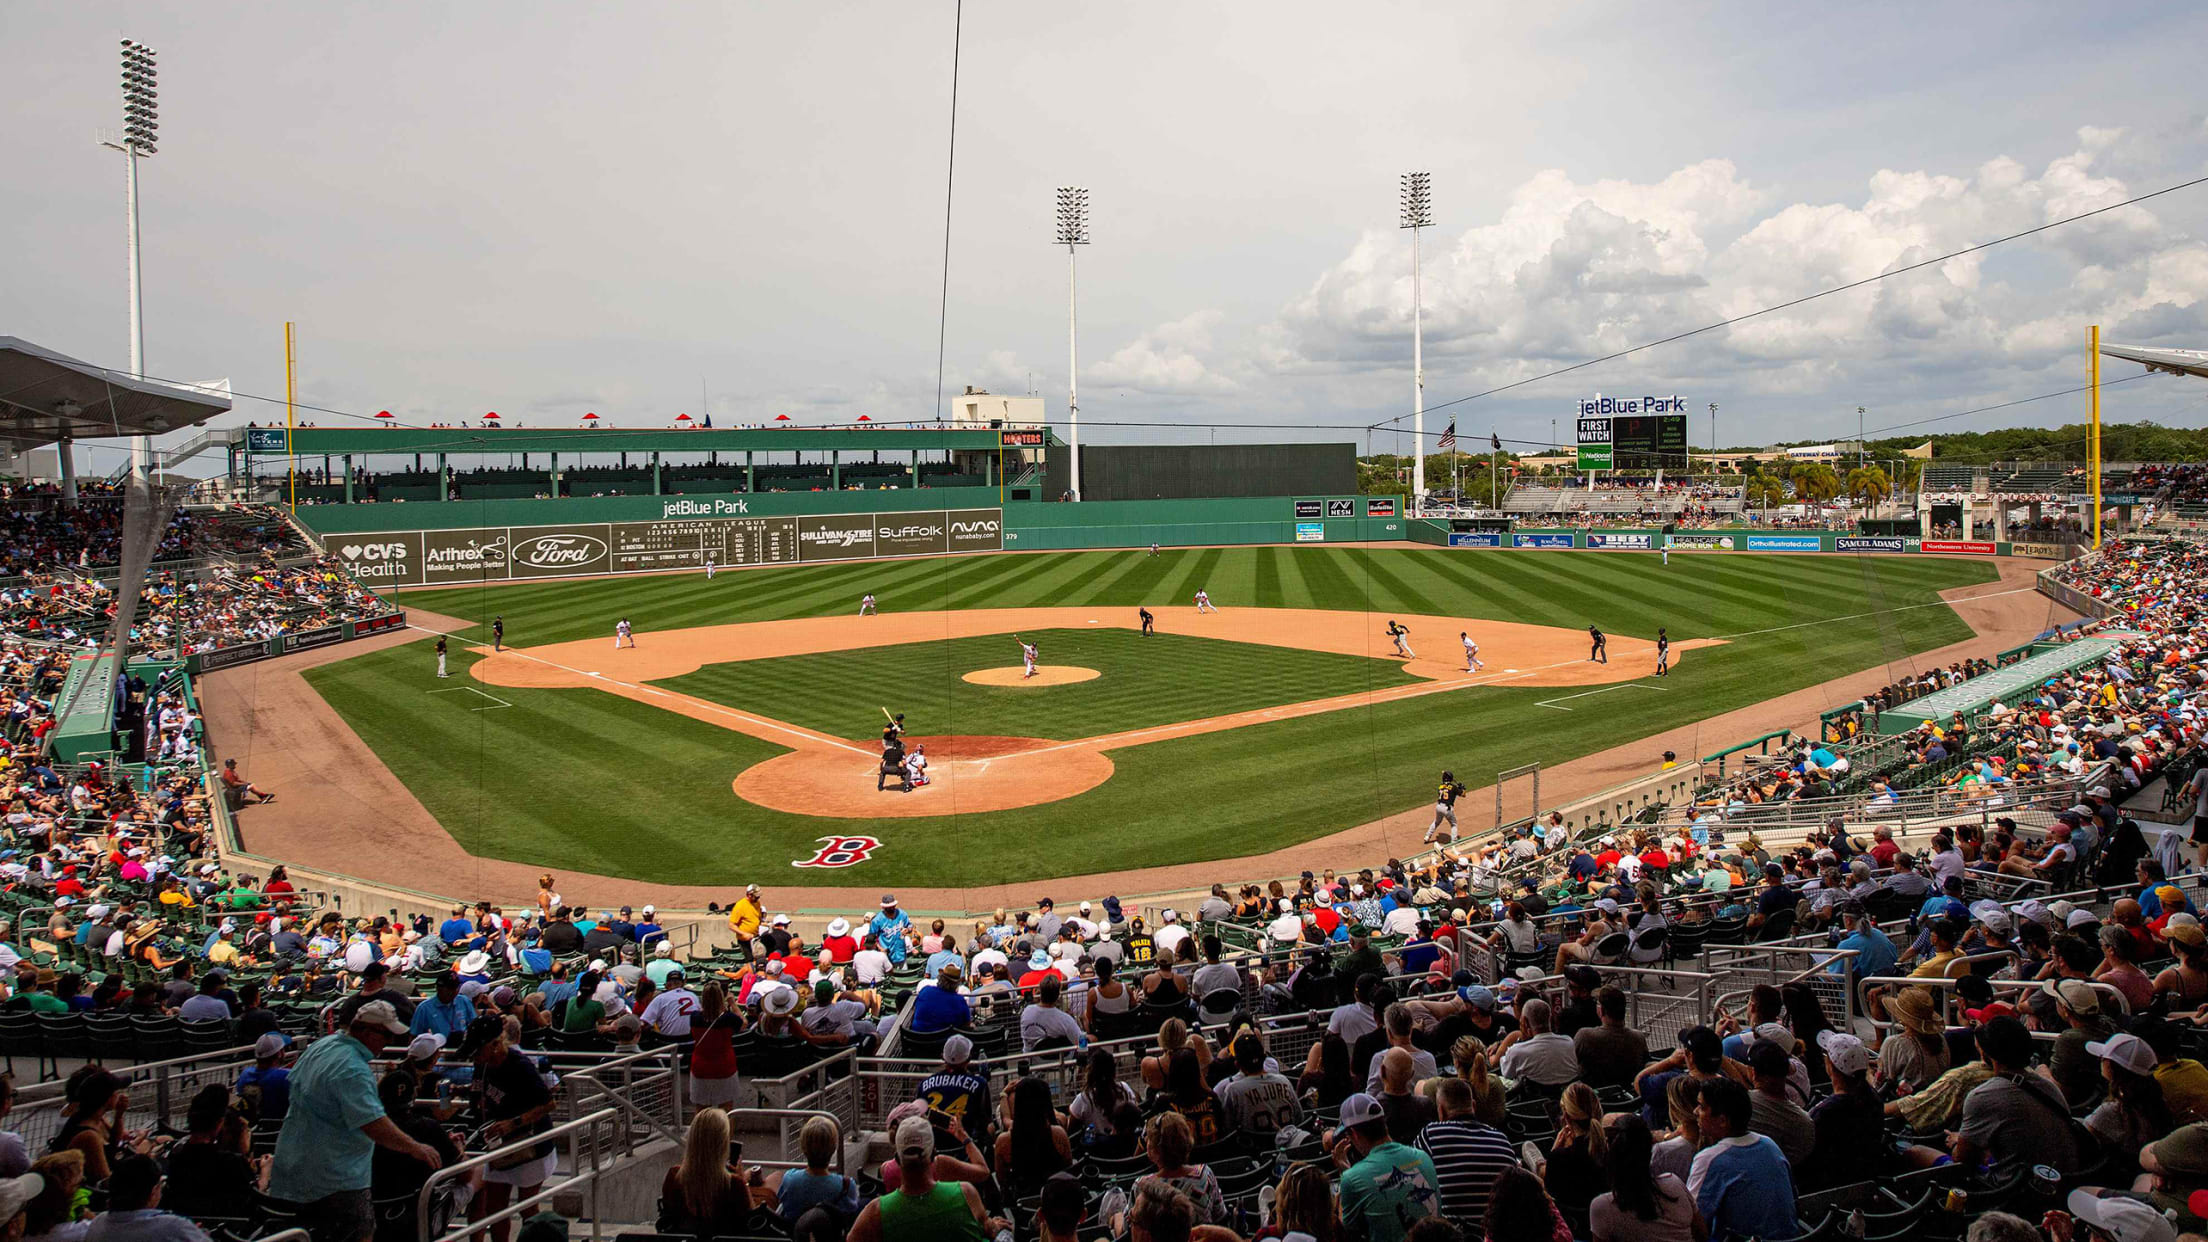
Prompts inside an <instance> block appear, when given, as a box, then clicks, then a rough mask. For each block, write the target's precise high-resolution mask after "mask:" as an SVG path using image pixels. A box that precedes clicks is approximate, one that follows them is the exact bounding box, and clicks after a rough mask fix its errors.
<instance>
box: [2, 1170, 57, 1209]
mask: <svg viewBox="0 0 2208 1242" xmlns="http://www.w3.org/2000/svg"><path fill="white" fill-rule="evenodd" d="M44 1189H46V1179H45V1177H44V1176H42V1175H40V1174H37V1173H25V1174H24V1175H23V1176H21V1177H5V1178H0V1219H7V1220H13V1219H15V1215H16V1213H18V1212H21V1211H22V1210H23V1209H24V1207H25V1206H26V1205H28V1204H29V1203H30V1201H31V1200H33V1199H36V1198H37V1197H38V1192H40V1191H42V1190H44Z"/></svg>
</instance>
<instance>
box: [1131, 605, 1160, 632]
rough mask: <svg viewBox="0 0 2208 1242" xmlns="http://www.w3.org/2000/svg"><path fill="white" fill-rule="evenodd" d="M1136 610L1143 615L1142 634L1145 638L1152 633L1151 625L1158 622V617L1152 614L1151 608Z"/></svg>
mask: <svg viewBox="0 0 2208 1242" xmlns="http://www.w3.org/2000/svg"><path fill="white" fill-rule="evenodd" d="M1135 611H1136V612H1137V613H1140V614H1141V616H1142V636H1143V637H1144V638H1148V637H1150V635H1151V633H1152V631H1151V628H1150V627H1151V626H1152V625H1154V624H1155V623H1156V622H1157V618H1156V617H1153V616H1151V615H1150V610H1149V609H1147V608H1137V609H1135Z"/></svg>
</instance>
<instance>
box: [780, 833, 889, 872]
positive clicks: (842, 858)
mask: <svg viewBox="0 0 2208 1242" xmlns="http://www.w3.org/2000/svg"><path fill="white" fill-rule="evenodd" d="M817 839H818V840H819V841H820V843H821V845H820V848H819V849H818V850H815V851H813V856H812V857H811V858H808V859H805V860H804V861H803V862H793V863H791V864H790V865H791V866H793V867H854V866H857V865H858V864H860V863H862V862H865V861H866V860H867V859H868V858H870V857H872V856H873V854H874V851H875V850H878V849H880V848H882V843H881V842H880V841H877V840H875V839H874V838H872V837H820V838H817Z"/></svg>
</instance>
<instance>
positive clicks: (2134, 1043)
mask: <svg viewBox="0 0 2208 1242" xmlns="http://www.w3.org/2000/svg"><path fill="white" fill-rule="evenodd" d="M2085 1050H2086V1051H2087V1052H2090V1053H2092V1054H2093V1055H2094V1056H2097V1057H2100V1058H2102V1059H2103V1060H2107V1061H2114V1062H2115V1063H2116V1065H2117V1068H2119V1069H2127V1070H2130V1071H2131V1072H2132V1073H2134V1074H2142V1075H2143V1074H2151V1073H2153V1072H2154V1067H2155V1066H2157V1065H2159V1064H2161V1063H2162V1059H2161V1058H2160V1057H2157V1056H2155V1055H2154V1049H2152V1048H2149V1047H2147V1041H2146V1040H2143V1039H2141V1038H2139V1037H2138V1036H2137V1035H2131V1034H2118V1035H2111V1036H2109V1037H2108V1038H2107V1039H2104V1040H2094V1041H2089V1042H2087V1044H2086V1045H2085Z"/></svg>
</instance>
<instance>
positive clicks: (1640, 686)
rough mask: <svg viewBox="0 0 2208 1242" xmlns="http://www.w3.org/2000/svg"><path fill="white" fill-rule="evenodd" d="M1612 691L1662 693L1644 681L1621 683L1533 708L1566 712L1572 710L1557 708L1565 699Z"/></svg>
mask: <svg viewBox="0 0 2208 1242" xmlns="http://www.w3.org/2000/svg"><path fill="white" fill-rule="evenodd" d="M1612 690H1657V692H1658V693H1662V691H1661V690H1658V688H1657V687H1655V686H1652V685H1649V684H1648V683H1647V682H1645V681H1621V682H1619V683H1618V684H1617V685H1614V686H1604V687H1602V688H1600V689H1598V690H1582V691H1580V692H1579V693H1578V694H1567V695H1564V696H1562V697H1561V698H1554V699H1543V700H1541V701H1540V702H1538V703H1536V704H1534V706H1535V707H1546V708H1548V709H1549V710H1551V711H1558V712H1568V711H1570V710H1572V709H1571V708H1569V707H1558V706H1557V704H1559V703H1561V702H1563V701H1564V700H1565V699H1584V698H1586V697H1587V696H1588V695H1590V694H1608V693H1610V692H1611V691H1612Z"/></svg>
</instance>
